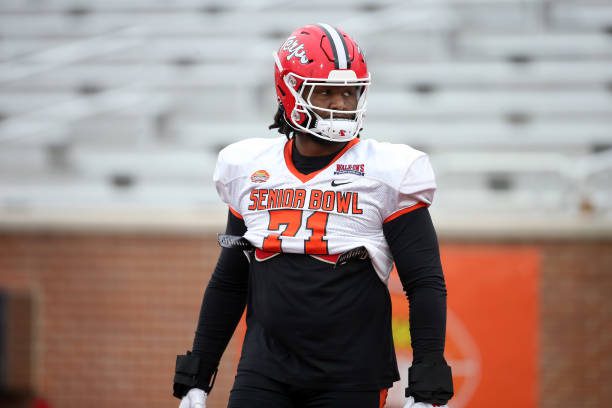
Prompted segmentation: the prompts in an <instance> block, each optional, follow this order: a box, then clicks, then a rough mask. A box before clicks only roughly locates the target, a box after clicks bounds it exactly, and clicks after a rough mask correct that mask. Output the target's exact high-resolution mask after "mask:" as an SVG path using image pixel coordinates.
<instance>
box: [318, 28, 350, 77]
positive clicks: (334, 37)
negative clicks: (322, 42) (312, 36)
mask: <svg viewBox="0 0 612 408" xmlns="http://www.w3.org/2000/svg"><path fill="white" fill-rule="evenodd" d="M318 25H319V27H321V28H322V29H323V30H324V31H325V34H327V37H328V38H329V42H330V43H331V47H332V50H333V52H334V57H335V59H336V61H335V62H336V69H347V68H348V50H347V49H346V44H345V43H344V39H343V38H342V34H340V33H339V32H338V30H336V29H335V28H334V27H332V26H330V25H329V24H325V23H319V24H318Z"/></svg>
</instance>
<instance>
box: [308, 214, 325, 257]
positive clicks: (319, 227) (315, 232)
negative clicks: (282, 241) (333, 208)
mask: <svg viewBox="0 0 612 408" xmlns="http://www.w3.org/2000/svg"><path fill="white" fill-rule="evenodd" d="M328 217H329V213H326V212H314V213H312V215H311V216H310V217H308V219H307V220H306V228H307V229H309V230H310V231H312V234H311V235H310V238H308V239H307V240H306V242H304V252H306V253H307V254H316V255H325V254H328V252H327V241H326V240H324V239H323V237H324V236H325V232H326V231H325V230H326V228H327V218H328Z"/></svg>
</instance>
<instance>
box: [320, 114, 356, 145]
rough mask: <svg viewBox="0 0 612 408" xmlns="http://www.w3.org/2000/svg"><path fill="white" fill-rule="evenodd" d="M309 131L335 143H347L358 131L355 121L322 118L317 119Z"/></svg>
mask: <svg viewBox="0 0 612 408" xmlns="http://www.w3.org/2000/svg"><path fill="white" fill-rule="evenodd" d="M311 130H313V131H314V132H315V133H319V134H320V135H321V136H323V137H324V138H327V139H329V140H333V141H335V142H347V141H349V140H351V139H353V138H354V137H355V135H356V133H357V131H358V129H357V121H355V120H351V119H323V118H318V119H317V120H316V122H315V124H314V126H313V127H312V128H311Z"/></svg>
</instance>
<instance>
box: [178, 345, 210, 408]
mask: <svg viewBox="0 0 612 408" xmlns="http://www.w3.org/2000/svg"><path fill="white" fill-rule="evenodd" d="M199 371H200V357H199V356H196V355H195V354H193V353H191V351H188V352H187V354H183V355H178V356H176V368H175V371H174V387H173V390H174V392H173V393H172V395H174V396H175V397H176V398H179V399H181V398H183V396H185V394H187V392H188V391H189V390H190V389H192V388H194V387H197V388H201V389H202V390H204V392H206V393H207V394H208V393H210V390H211V389H212V387H213V385H214V383H215V377H216V374H217V371H216V370H215V372H214V374H213V376H212V379H211V381H210V383H209V384H208V386H203V385H202V384H200V381H198V374H199Z"/></svg>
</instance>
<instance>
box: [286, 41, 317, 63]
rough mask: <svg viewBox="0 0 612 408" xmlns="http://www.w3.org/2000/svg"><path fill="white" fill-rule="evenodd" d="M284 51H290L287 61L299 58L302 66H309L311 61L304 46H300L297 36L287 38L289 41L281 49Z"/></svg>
mask: <svg viewBox="0 0 612 408" xmlns="http://www.w3.org/2000/svg"><path fill="white" fill-rule="evenodd" d="M281 50H282V51H289V54H287V61H289V60H291V58H293V57H295V58H299V60H300V62H301V63H302V64H308V63H309V62H310V60H309V59H308V56H306V50H304V44H300V43H299V42H298V41H297V40H296V37H295V35H292V36H291V37H289V38H287V41H285V43H284V44H283V45H282V47H281Z"/></svg>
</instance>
